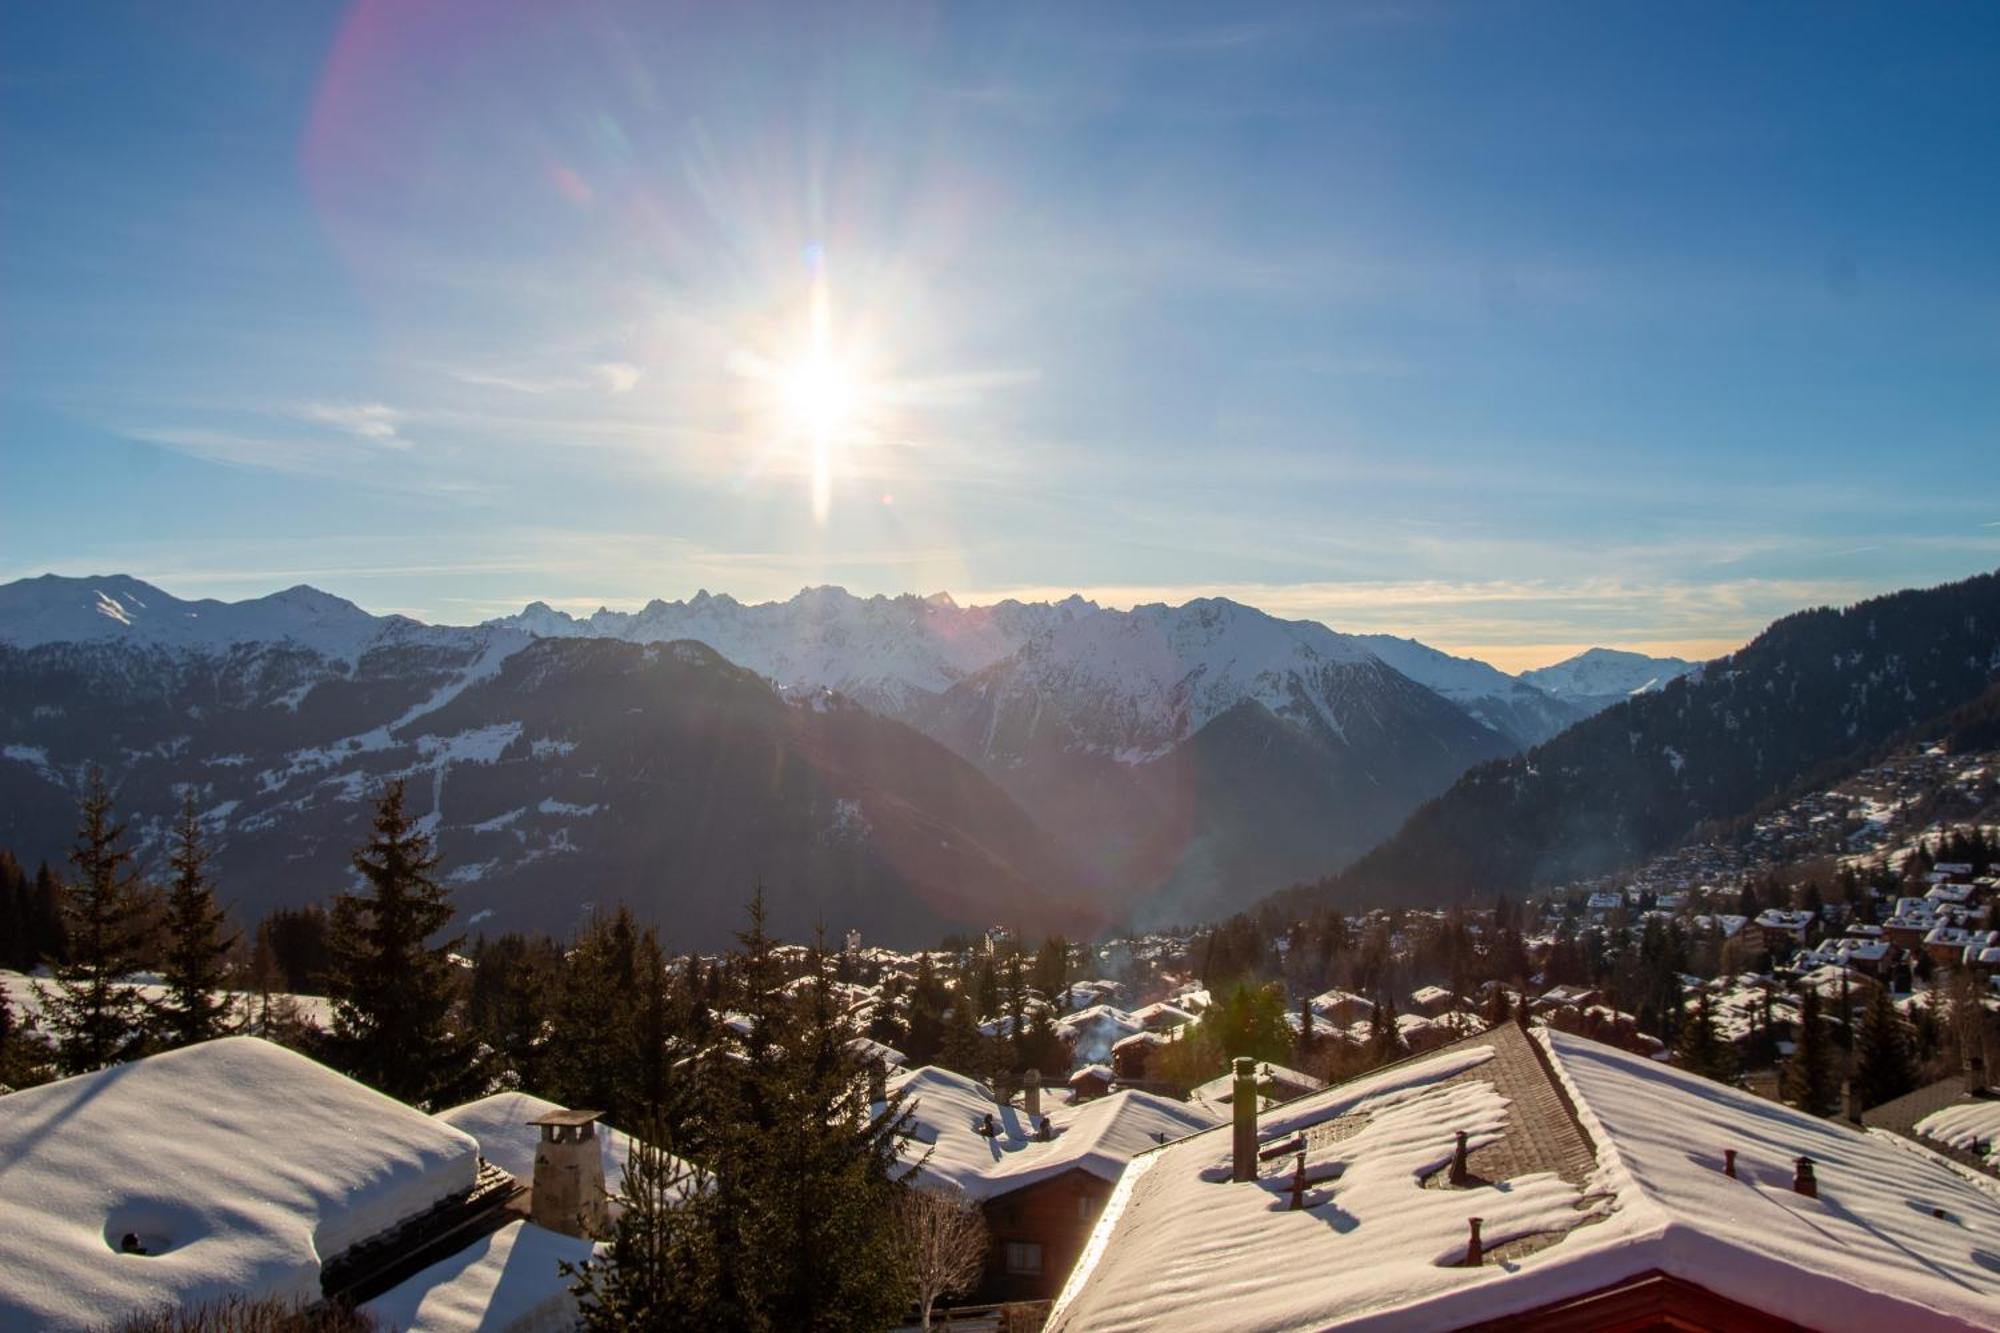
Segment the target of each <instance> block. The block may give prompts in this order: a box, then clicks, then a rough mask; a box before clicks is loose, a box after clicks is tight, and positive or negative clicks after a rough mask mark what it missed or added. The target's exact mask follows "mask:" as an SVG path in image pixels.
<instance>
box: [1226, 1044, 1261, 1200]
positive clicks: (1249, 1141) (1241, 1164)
mask: <svg viewBox="0 0 2000 1333" xmlns="http://www.w3.org/2000/svg"><path fill="white" fill-rule="evenodd" d="M1230 1109H1231V1110H1232V1111H1233V1112H1234V1113H1235V1116H1236V1121H1235V1126H1234V1129H1235V1133H1234V1136H1233V1140H1232V1145H1233V1147H1234V1149H1235V1151H1234V1153H1233V1157H1234V1163H1233V1164H1234V1167H1235V1170H1234V1171H1232V1172H1231V1173H1230V1179H1232V1180H1255V1179H1256V1178H1257V1062H1256V1061H1255V1060H1253V1059H1251V1058H1250V1057H1249V1056H1247V1055H1239V1056H1237V1057H1236V1084H1235V1090H1234V1091H1233V1092H1231V1094H1230Z"/></svg>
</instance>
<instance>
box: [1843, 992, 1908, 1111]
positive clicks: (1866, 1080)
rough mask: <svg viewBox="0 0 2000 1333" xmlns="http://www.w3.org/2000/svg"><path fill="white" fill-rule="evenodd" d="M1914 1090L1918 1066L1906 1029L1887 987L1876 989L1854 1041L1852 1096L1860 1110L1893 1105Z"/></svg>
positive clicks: (1863, 1014)
mask: <svg viewBox="0 0 2000 1333" xmlns="http://www.w3.org/2000/svg"><path fill="white" fill-rule="evenodd" d="M1916 1087H1917V1062H1916V1056H1915V1053H1914V1052H1913V1051H1912V1049H1911V1039H1910V1029H1909V1025H1908V1024H1907V1023H1905V1022H1904V1021H1903V1016H1902V1015H1901V1014H1899V1013H1897V1012H1896V1006H1895V1005H1894V1004H1893V1003H1892V1002H1891V1001H1890V999H1889V990H1888V988H1887V987H1886V986H1878V987H1876V988H1875V993H1874V996H1873V997H1872V998H1871V999H1870V1000H1869V1002H1868V1008H1867V1009H1866V1010H1864V1011H1863V1013H1862V1015H1861V1028H1860V1031H1858V1032H1857V1033H1856V1034H1855V1038H1854V1092H1855V1096H1856V1097H1857V1098H1859V1099H1860V1102H1861V1108H1862V1109H1863V1110H1867V1109H1868V1108H1869V1107H1873V1106H1880V1105H1881V1104H1882V1103H1883V1102H1887V1101H1894V1100H1895V1099H1896V1098H1898V1097H1900V1096H1902V1095H1903V1094H1904V1093H1906V1092H1914V1091H1915V1090H1916Z"/></svg>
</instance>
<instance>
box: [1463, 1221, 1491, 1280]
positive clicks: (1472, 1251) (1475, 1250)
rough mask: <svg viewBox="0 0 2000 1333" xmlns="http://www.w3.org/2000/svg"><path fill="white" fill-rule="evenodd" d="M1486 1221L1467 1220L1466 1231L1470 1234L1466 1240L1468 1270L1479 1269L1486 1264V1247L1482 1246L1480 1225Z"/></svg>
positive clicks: (1466, 1264)
mask: <svg viewBox="0 0 2000 1333" xmlns="http://www.w3.org/2000/svg"><path fill="white" fill-rule="evenodd" d="M1485 1220H1486V1219H1485V1218H1483V1217H1468V1218H1466V1219H1465V1226H1466V1230H1467V1231H1468V1232H1469V1233H1470V1234H1468V1235H1467V1236H1466V1239H1465V1266H1466V1267H1467V1268H1477V1267H1479V1265H1480V1264H1481V1263H1483V1262H1485V1259H1486V1247H1485V1246H1484V1245H1482V1244H1480V1241H1479V1224H1480V1223H1481V1222H1483V1221H1485Z"/></svg>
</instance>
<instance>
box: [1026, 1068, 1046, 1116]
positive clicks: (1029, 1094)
mask: <svg viewBox="0 0 2000 1333" xmlns="http://www.w3.org/2000/svg"><path fill="white" fill-rule="evenodd" d="M1021 1100H1022V1103H1023V1104H1024V1105H1025V1106H1026V1107H1027V1108H1028V1119H1029V1120H1030V1121H1035V1120H1040V1119H1041V1118H1042V1071H1041V1070H1039V1069H1030V1070H1029V1071H1028V1072H1027V1075H1026V1076H1025V1080H1024V1085H1023V1087H1022V1089H1021Z"/></svg>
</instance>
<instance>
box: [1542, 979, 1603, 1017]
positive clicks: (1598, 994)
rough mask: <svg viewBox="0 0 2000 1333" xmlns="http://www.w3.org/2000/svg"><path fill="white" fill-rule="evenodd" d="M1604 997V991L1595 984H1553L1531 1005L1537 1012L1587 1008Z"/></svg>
mask: <svg viewBox="0 0 2000 1333" xmlns="http://www.w3.org/2000/svg"><path fill="white" fill-rule="evenodd" d="M1603 999H1604V994H1603V992H1602V991H1600V990H1598V989H1597V988H1596V987H1595V986H1568V985H1564V986H1551V987H1549V988H1548V989H1547V990H1545V991H1543V992H1542V993H1541V994H1540V995H1538V996H1536V997H1535V1001H1534V1004H1533V1005H1532V1006H1530V1007H1531V1008H1533V1009H1534V1011H1535V1012H1536V1013H1546V1012H1547V1011H1549V1010H1551V1009H1586V1008H1588V1007H1590V1006H1591V1005H1593V1004H1598V1003H1600V1002H1602V1000H1603Z"/></svg>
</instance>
